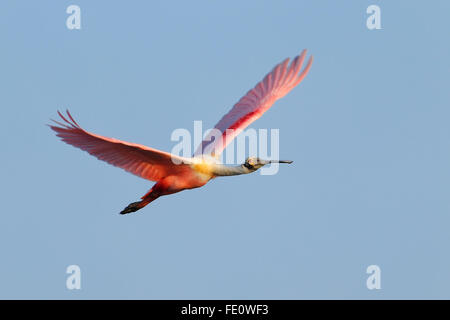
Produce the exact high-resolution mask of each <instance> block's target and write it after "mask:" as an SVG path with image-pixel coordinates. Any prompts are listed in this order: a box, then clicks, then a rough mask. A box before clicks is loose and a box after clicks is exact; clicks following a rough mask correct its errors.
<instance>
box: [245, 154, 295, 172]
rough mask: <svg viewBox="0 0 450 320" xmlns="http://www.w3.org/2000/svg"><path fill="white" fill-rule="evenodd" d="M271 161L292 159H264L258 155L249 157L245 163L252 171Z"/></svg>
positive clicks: (278, 161)
mask: <svg viewBox="0 0 450 320" xmlns="http://www.w3.org/2000/svg"><path fill="white" fill-rule="evenodd" d="M269 163H292V161H291V160H263V159H260V158H258V157H248V158H247V159H245V163H244V164H243V166H244V167H246V168H247V169H248V170H250V171H256V170H258V169H259V168H261V167H264V166H265V165H266V164H269Z"/></svg>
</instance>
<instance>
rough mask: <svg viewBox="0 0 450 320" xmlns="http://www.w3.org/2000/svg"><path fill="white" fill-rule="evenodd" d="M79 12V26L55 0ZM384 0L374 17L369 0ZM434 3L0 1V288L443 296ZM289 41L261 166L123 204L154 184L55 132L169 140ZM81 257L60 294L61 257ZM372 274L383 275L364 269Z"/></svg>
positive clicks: (446, 282)
mask: <svg viewBox="0 0 450 320" xmlns="http://www.w3.org/2000/svg"><path fill="white" fill-rule="evenodd" d="M71 4H76V5H78V6H80V8H81V30H69V29H67V27H66V18H67V17H68V15H67V14H66V8H67V7H68V6H69V5H71ZM371 4H377V5H379V6H380V8H381V25H382V29H381V30H368V29H367V27H366V19H367V16H368V15H367V14H366V8H367V7H368V6H369V5H371ZM449 11H450V3H449V2H448V1H433V2H431V3H428V2H425V1H395V2H394V1H377V0H372V1H345V2H343V1H342V2H337V1H320V3H319V2H313V1H221V2H219V1H170V2H169V1H164V2H163V1H133V2H131V3H130V2H128V1H127V2H125V1H121V2H119V1H117V2H114V3H111V2H109V1H95V2H94V1H81V0H79V1H58V2H57V3H56V2H55V1H34V2H31V1H2V2H1V3H0V39H1V42H2V49H1V50H0V66H1V68H0V70H1V71H0V88H1V89H0V90H1V94H0V106H1V111H2V116H1V118H0V119H1V120H0V122H1V126H0V132H1V136H2V152H1V155H2V160H1V161H2V166H1V167H0V174H1V178H2V179H1V181H2V183H1V184H0V188H1V189H0V191H1V194H2V200H3V201H2V207H1V213H2V214H1V223H0V250H1V263H0V298H44V299H48V298H59V299H79V298H83V299H92V298H105V299H107V298H114V299H116V298H125V299H144V298H145V299H171V298H177V299H185V298H188V299H223V298H224V299H233V298H236V299H239V298H245V299H312V298H325V299H332V298H339V299H346V298H357V299H382V298H384V299H392V298H447V299H448V298H450V271H449V270H450V255H449V250H448V247H449V243H450V232H449V226H450V198H449V194H450V183H449V180H450V127H449V125H448V123H449V118H450V108H449V102H450V90H448V88H449V84H450V83H449V77H448V75H449V71H450V62H449V59H448V57H449V56H450V43H449V41H448V36H449V31H450V29H449V26H448V22H447V20H448V19H447V16H448V12H449ZM303 48H307V49H308V50H309V53H312V54H313V55H314V57H315V61H314V64H313V66H312V68H311V71H310V73H309V75H308V76H307V78H306V79H305V80H304V81H303V83H302V84H301V85H300V86H299V87H297V88H296V89H295V90H294V91H293V92H291V93H290V94H289V95H288V96H286V97H285V98H283V99H282V100H280V101H278V102H277V104H276V105H275V106H274V108H272V109H271V110H269V111H268V112H267V113H266V114H265V115H264V116H263V117H262V118H261V119H259V120H258V121H256V122H255V123H253V125H252V128H255V129H259V128H264V129H271V128H278V129H280V156H281V157H282V158H287V159H292V160H294V161H295V162H294V164H292V165H290V166H283V167H280V171H279V172H278V173H277V174H276V175H273V176H261V175H259V174H253V175H247V176H238V177H231V178H224V179H217V180H215V181H212V182H211V183H209V184H208V185H207V186H205V187H203V188H200V189H196V190H191V191H185V192H182V193H178V194H176V195H173V196H168V197H163V198H160V199H158V200H156V201H155V202H154V203H152V204H150V205H149V206H147V207H146V208H144V209H142V210H141V211H139V212H137V213H136V214H132V215H128V216H120V215H119V214H118V212H119V211H120V210H122V209H123V208H124V207H125V206H126V205H127V204H129V203H130V202H133V201H136V200H138V199H139V197H140V196H141V195H143V194H144V193H146V192H147V190H148V189H149V188H150V187H151V185H152V182H149V181H145V180H143V179H139V178H137V177H135V176H133V175H130V174H128V173H126V172H124V171H123V170H120V169H118V168H115V167H112V166H109V165H107V164H106V163H103V162H101V161H98V160H96V159H95V158H93V157H91V156H89V155H88V154H87V153H85V152H82V151H80V150H78V149H75V148H73V147H71V146H68V145H66V144H63V143H61V142H60V141H59V140H58V139H57V138H56V137H55V135H54V134H53V132H51V131H50V130H49V128H48V127H47V126H45V124H46V123H48V121H49V120H48V119H49V118H56V110H57V109H60V110H61V109H65V108H69V109H70V110H71V112H72V114H73V115H74V117H75V118H76V119H77V120H78V122H79V123H80V124H81V125H82V126H83V127H85V128H86V129H88V130H91V131H93V132H95V133H98V134H102V135H106V136H111V137H115V138H118V139H123V140H126V141H131V142H136V143H142V144H145V145H148V146H151V147H154V148H159V149H162V150H167V151H170V150H171V149H172V147H173V146H174V144H175V143H174V142H172V141H170V135H171V133H172V131H173V130H174V129H176V128H187V129H190V128H192V127H193V121H194V120H202V121H203V123H204V126H206V127H211V126H213V125H214V124H215V123H216V122H217V120H219V119H220V117H221V116H222V115H223V114H224V113H225V112H227V111H228V110H229V109H230V108H231V106H232V105H233V104H234V103H235V102H237V101H238V99H239V98H240V97H241V96H242V95H243V94H245V93H246V92H247V90H249V89H250V88H252V87H253V86H254V85H255V84H256V83H257V82H258V81H259V80H261V79H262V77H263V76H264V75H265V74H266V73H267V72H268V71H269V70H271V68H272V67H273V66H274V65H275V64H276V63H278V62H280V61H282V60H283V59H284V58H286V57H294V56H295V55H297V54H298V53H300V51H301V50H302V49H303ZM72 264H76V265H79V266H80V268H81V272H82V276H81V283H82V284H81V286H82V288H81V290H72V291H70V290H68V289H67V288H66V286H65V284H66V278H67V276H68V275H67V274H66V268H67V266H69V265H72ZM373 264H375V265H378V266H379V267H380V268H381V289H380V290H368V289H367V288H366V279H367V277H368V275H367V274H366V268H367V267H368V266H369V265H373Z"/></svg>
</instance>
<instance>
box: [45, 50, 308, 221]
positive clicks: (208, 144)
mask: <svg viewBox="0 0 450 320" xmlns="http://www.w3.org/2000/svg"><path fill="white" fill-rule="evenodd" d="M305 55H306V51H303V53H302V54H301V55H300V56H297V57H296V58H295V59H294V60H293V62H292V63H291V64H290V65H289V66H288V63H289V59H286V60H285V61H283V62H282V63H280V64H278V65H277V66H276V67H275V68H274V69H273V70H272V71H271V72H270V73H269V74H267V76H266V77H265V78H264V80H263V81H261V82H260V83H258V84H257V85H256V86H255V87H254V88H253V89H252V90H250V91H249V92H248V93H247V94H246V95H245V96H244V97H243V98H241V100H239V102H238V103H237V104H236V105H234V107H233V108H232V109H231V111H230V112H228V113H227V114H226V115H225V116H224V117H223V118H222V119H221V120H220V121H219V122H218V123H217V125H216V126H215V129H216V132H217V130H218V131H219V133H220V134H221V137H220V138H219V139H216V138H214V139H212V138H211V135H210V136H207V137H206V138H205V139H204V140H203V142H202V143H201V144H200V146H199V149H198V150H197V151H196V152H195V156H193V157H191V158H185V157H180V156H177V155H174V154H170V153H167V152H164V151H160V150H156V149H153V148H149V147H146V146H143V145H139V144H134V143H129V142H124V141H120V140H117V139H113V138H107V137H103V136H99V135H96V134H93V133H90V132H88V131H86V130H84V129H82V128H81V127H80V126H79V125H78V123H77V122H76V121H75V120H74V119H73V117H72V116H71V114H70V113H69V112H68V111H67V118H66V117H65V116H63V115H62V114H61V113H60V112H58V114H59V116H60V117H61V118H62V120H63V121H64V123H62V122H57V121H55V122H56V123H57V124H58V126H55V125H52V126H50V127H51V128H52V129H53V130H54V131H56V133H57V136H59V137H60V138H61V139H62V140H63V141H64V142H66V143H68V144H71V145H73V146H75V147H78V148H80V149H82V150H85V151H87V152H89V153H90V154H91V155H93V156H95V157H97V158H98V159H100V160H103V161H106V162H108V163H109V164H112V165H114V166H117V167H120V168H122V169H124V170H126V171H128V172H130V173H133V174H135V175H137V176H139V177H142V178H144V179H147V180H151V181H156V183H155V184H154V185H153V187H152V188H151V189H150V191H148V192H147V193H146V194H145V195H144V196H143V197H142V198H141V199H142V200H141V201H138V202H133V203H131V204H130V205H128V206H127V207H126V208H125V209H124V210H123V211H122V212H121V214H126V213H130V212H134V211H137V210H139V209H141V208H143V207H144V206H146V205H147V204H149V203H150V202H152V201H153V200H155V199H156V198H158V197H160V196H164V195H168V194H172V193H176V192H180V191H182V190H186V189H193V188H199V187H202V186H204V185H205V184H206V183H207V182H208V181H209V180H211V179H213V178H216V177H220V176H232V175H240V174H248V173H251V172H254V171H256V170H258V169H259V168H261V167H262V166H264V165H266V164H269V163H272V162H279V163H291V162H292V161H280V160H262V159H259V158H255V157H250V158H247V160H246V161H245V163H244V164H242V165H238V166H228V165H224V164H222V163H220V162H219V161H218V155H220V154H221V153H222V151H223V150H224V149H225V147H226V146H227V145H228V144H229V143H230V142H231V141H232V140H233V139H234V138H235V137H236V136H237V135H238V134H239V133H240V132H241V131H242V130H243V129H245V128H246V127H247V126H248V125H249V124H250V123H252V122H253V121H255V120H256V119H258V118H259V117H260V116H261V115H262V114H263V113H264V112H265V111H267V110H268V109H269V108H270V107H271V106H272V105H273V103H274V102H275V101H276V100H277V99H280V98H281V97H283V96H284V95H286V94H287V93H288V92H289V91H290V90H292V89H293V88H294V87H295V86H297V85H298V84H299V83H300V82H301V80H302V79H303V78H304V77H305V76H306V74H307V73H308V71H309V68H310V67H311V63H312V57H311V58H310V59H309V62H308V64H307V66H306V67H305V68H304V69H303V71H302V72H301V73H300V69H301V66H302V64H303V61H304V58H305ZM299 73H300V74H299Z"/></svg>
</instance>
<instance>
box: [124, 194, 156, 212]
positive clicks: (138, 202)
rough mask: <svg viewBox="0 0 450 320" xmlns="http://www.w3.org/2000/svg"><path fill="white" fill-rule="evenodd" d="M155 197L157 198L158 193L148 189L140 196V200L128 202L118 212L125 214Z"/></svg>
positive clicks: (139, 207) (143, 205) (136, 209)
mask: <svg viewBox="0 0 450 320" xmlns="http://www.w3.org/2000/svg"><path fill="white" fill-rule="evenodd" d="M157 198H159V194H157V193H156V192H154V191H153V190H150V191H149V192H148V193H147V194H146V195H145V196H143V197H142V200H141V201H137V202H132V203H130V204H129V205H128V206H127V207H126V208H125V209H123V210H122V211H121V212H120V214H127V213H131V212H135V211H138V210H139V209H142V208H143V207H145V206H146V205H148V204H149V203H150V202H152V201H153V200H155V199H157Z"/></svg>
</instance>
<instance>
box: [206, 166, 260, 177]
mask: <svg viewBox="0 0 450 320" xmlns="http://www.w3.org/2000/svg"><path fill="white" fill-rule="evenodd" d="M254 171H255V170H250V169H248V168H246V167H245V166H244V165H239V166H226V165H223V164H216V165H214V168H213V173H214V175H215V176H218V177H222V176H237V175H240V174H247V173H252V172H254Z"/></svg>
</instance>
